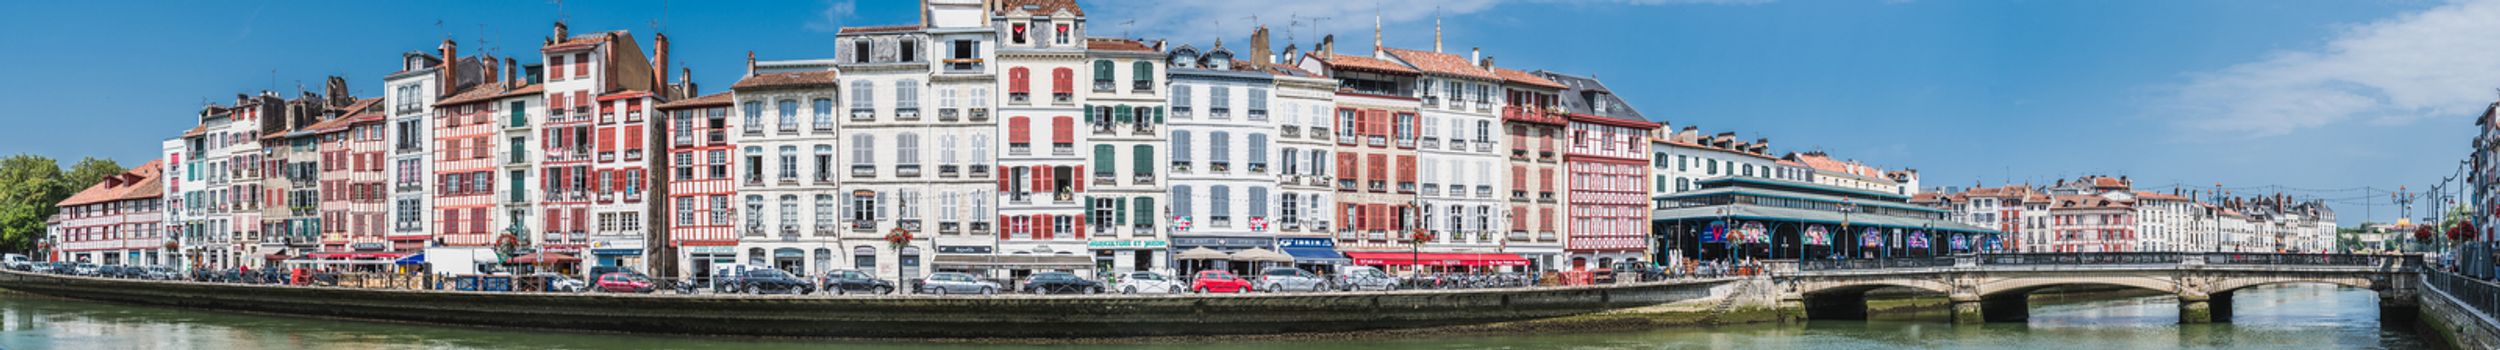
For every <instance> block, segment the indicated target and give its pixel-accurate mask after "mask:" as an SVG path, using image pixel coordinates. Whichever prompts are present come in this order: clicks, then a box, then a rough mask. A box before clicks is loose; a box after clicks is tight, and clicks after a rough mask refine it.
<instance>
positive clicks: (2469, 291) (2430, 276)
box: [2422, 271, 2500, 317]
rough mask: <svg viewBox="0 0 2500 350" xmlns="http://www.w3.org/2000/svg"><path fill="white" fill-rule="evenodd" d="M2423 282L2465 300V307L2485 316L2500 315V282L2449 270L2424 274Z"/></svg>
mask: <svg viewBox="0 0 2500 350" xmlns="http://www.w3.org/2000/svg"><path fill="white" fill-rule="evenodd" d="M2422 277H2423V278H2422V284H2423V285H2426V286H2430V288H2431V289H2433V290H2437V291H2438V292H2439V293H2443V294H2447V295H2448V296H2449V297H2454V298H2457V301H2462V302H2465V307H2467V308H2470V309H2473V310H2474V312H2478V313H2482V314H2483V316H2485V317H2492V316H2500V284H2492V283H2491V282H2485V281H2482V280H2477V279H2474V278H2472V277H2466V276H2462V275H2457V274H2455V273H2449V272H2447V271H2431V272H2427V273H2423V274H2422Z"/></svg>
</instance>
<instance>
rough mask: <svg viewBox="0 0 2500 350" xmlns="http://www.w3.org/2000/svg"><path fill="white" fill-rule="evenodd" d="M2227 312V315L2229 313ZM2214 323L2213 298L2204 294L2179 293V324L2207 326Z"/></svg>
mask: <svg viewBox="0 0 2500 350" xmlns="http://www.w3.org/2000/svg"><path fill="white" fill-rule="evenodd" d="M2226 303H2228V302H2226ZM2225 312H2226V313H2227V312H2228V311H2225ZM2226 317H2227V316H2226ZM2226 320H2227V319H2226ZM2213 322H2214V305H2213V296H2211V295H2206V294H2204V293H2179V324H2205V323H2213Z"/></svg>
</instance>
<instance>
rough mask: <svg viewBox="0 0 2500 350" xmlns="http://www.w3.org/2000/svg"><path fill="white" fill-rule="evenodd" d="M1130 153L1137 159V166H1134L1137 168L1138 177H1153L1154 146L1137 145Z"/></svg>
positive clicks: (1131, 148)
mask: <svg viewBox="0 0 2500 350" xmlns="http://www.w3.org/2000/svg"><path fill="white" fill-rule="evenodd" d="M1129 153H1131V154H1132V155H1131V157H1136V158H1137V164H1136V165H1133V166H1134V167H1136V173H1137V174H1138V175H1151V174H1154V173H1155V147H1154V146H1148V145H1137V146H1134V147H1130V151H1129Z"/></svg>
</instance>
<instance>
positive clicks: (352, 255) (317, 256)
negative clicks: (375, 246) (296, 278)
mask: <svg viewBox="0 0 2500 350" xmlns="http://www.w3.org/2000/svg"><path fill="white" fill-rule="evenodd" d="M404 254H405V253H311V254H304V257H306V258H313V259H397V258H399V257H400V256H401V255H404Z"/></svg>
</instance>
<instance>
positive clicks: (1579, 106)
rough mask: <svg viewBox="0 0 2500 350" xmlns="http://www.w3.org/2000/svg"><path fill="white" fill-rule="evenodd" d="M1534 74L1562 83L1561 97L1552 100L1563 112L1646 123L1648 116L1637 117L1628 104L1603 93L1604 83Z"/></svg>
mask: <svg viewBox="0 0 2500 350" xmlns="http://www.w3.org/2000/svg"><path fill="white" fill-rule="evenodd" d="M1535 74H1536V75H1538V76H1542V77H1545V78H1546V79H1550V80H1553V81H1554V82H1555V83H1560V84H1562V86H1563V93H1562V96H1557V98H1556V99H1555V100H1558V101H1559V102H1561V103H1562V106H1563V110H1566V111H1571V113H1573V114H1587V115H1594V116H1601V117H1608V118H1615V119H1624V120H1639V121H1644V122H1647V121H1649V118H1648V117H1644V116H1642V115H1641V111H1640V110H1639V109H1635V108H1632V104H1631V103H1629V102H1626V101H1624V100H1623V98H1622V97H1619V96H1615V94H1614V93H1613V92H1611V91H1609V90H1607V89H1606V83H1604V82H1600V81H1597V78H1596V77H1582V76H1576V75H1570V74H1562V73H1555V72H1552V71H1537V72H1536V73H1535ZM1601 102H1602V103H1604V104H1605V106H1606V110H1604V111H1599V110H1597V106H1596V104H1598V103H1601Z"/></svg>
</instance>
